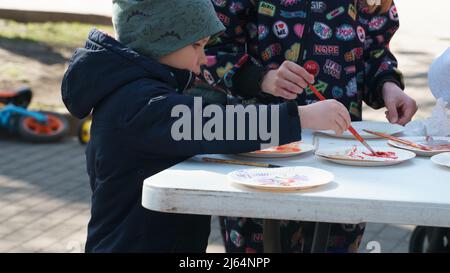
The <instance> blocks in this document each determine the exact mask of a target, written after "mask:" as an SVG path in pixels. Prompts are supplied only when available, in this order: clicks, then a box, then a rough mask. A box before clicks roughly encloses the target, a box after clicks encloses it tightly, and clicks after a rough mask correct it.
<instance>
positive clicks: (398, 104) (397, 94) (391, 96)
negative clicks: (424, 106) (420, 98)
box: [382, 82, 417, 125]
mask: <svg viewBox="0 0 450 273" xmlns="http://www.w3.org/2000/svg"><path fill="white" fill-rule="evenodd" d="M382 93H383V99H384V104H385V105H386V108H387V111H386V118H387V120H389V122H390V123H398V124H400V125H405V124H407V123H408V122H410V121H411V119H412V117H413V116H414V114H415V113H416V112H417V103H416V101H415V100H413V99H412V98H410V97H409V96H408V95H406V94H405V92H403V90H402V89H400V87H398V86H397V85H396V84H395V83H392V82H386V83H385V84H384V85H383V90H382Z"/></svg>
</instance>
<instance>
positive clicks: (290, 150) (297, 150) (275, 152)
mask: <svg viewBox="0 0 450 273" xmlns="http://www.w3.org/2000/svg"><path fill="white" fill-rule="evenodd" d="M280 147H286V148H287V149H286V150H284V151H283V150H279V149H277V148H280ZM313 150H314V146H312V145H309V144H305V143H303V142H301V141H297V142H293V143H290V144H286V145H282V146H276V147H271V148H268V149H264V150H261V151H255V152H251V153H243V154H239V155H242V156H248V157H261V158H280V157H290V156H296V155H299V154H303V153H307V152H310V151H313Z"/></svg>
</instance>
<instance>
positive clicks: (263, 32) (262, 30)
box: [258, 25, 269, 40]
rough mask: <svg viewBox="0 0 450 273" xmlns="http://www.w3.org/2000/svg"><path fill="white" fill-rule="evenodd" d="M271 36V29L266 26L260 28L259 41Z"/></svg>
mask: <svg viewBox="0 0 450 273" xmlns="http://www.w3.org/2000/svg"><path fill="white" fill-rule="evenodd" d="M268 34H269V28H268V27H267V26H265V25H259V26H258V40H264V39H265V38H266V37H267V35H268Z"/></svg>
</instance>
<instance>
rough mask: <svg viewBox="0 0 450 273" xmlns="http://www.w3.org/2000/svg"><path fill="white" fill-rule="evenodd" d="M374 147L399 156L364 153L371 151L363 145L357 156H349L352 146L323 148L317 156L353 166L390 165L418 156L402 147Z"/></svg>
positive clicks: (359, 148)
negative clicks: (378, 155)
mask: <svg viewBox="0 0 450 273" xmlns="http://www.w3.org/2000/svg"><path fill="white" fill-rule="evenodd" d="M372 148H373V149H374V150H375V151H377V152H394V153H395V156H396V157H397V158H395V159H391V158H380V157H372V156H368V155H365V154H362V153H366V154H370V152H369V151H368V150H367V149H366V148H365V147H363V146H357V153H356V155H355V156H348V153H349V152H350V151H351V150H352V147H347V148H344V147H339V148H331V149H321V150H320V151H316V156H317V157H319V158H322V159H324V160H328V161H331V162H335V163H338V164H344V165H351V166H389V165H395V164H399V163H402V162H404V161H407V160H409V159H412V158H414V157H415V156H416V154H415V153H413V152H410V151H405V150H401V149H395V148H390V147H372ZM359 156H362V157H363V158H359Z"/></svg>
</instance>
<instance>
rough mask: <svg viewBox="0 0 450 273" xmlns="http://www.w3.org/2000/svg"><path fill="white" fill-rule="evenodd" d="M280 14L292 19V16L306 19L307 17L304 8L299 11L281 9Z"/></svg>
mask: <svg viewBox="0 0 450 273" xmlns="http://www.w3.org/2000/svg"><path fill="white" fill-rule="evenodd" d="M280 16H281V17H284V18H287V19H292V18H301V19H304V18H306V12H304V11H302V10H299V11H286V10H280Z"/></svg>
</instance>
